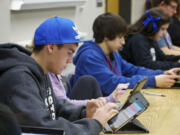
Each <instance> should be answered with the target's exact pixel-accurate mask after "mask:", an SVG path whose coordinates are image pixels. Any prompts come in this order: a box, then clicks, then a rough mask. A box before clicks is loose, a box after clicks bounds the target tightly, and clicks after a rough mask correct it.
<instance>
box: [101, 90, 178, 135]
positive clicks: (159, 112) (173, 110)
mask: <svg viewBox="0 0 180 135" xmlns="http://www.w3.org/2000/svg"><path fill="white" fill-rule="evenodd" d="M143 91H149V92H155V93H162V94H164V95H165V96H166V97H161V96H153V95H144V96H145V97H146V99H147V100H148V101H149V103H150V106H149V107H148V109H147V110H146V111H145V112H143V113H142V114H141V115H140V116H139V117H138V118H137V119H138V120H140V121H141V123H142V124H143V125H144V126H145V127H146V128H147V129H148V130H149V131H150V133H149V134H133V135H180V89H153V90H149V89H146V90H143ZM101 135H103V134H101ZM106 135H110V134H106ZM111 135H112V134H111ZM114 135H115V134H114ZM126 135H127V134H126ZM131 135H132V134H131Z"/></svg>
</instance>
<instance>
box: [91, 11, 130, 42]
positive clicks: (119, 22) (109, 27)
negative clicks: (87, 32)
mask: <svg viewBox="0 0 180 135" xmlns="http://www.w3.org/2000/svg"><path fill="white" fill-rule="evenodd" d="M126 32H127V25H126V22H125V21H124V19H123V18H122V17H120V16H119V15H116V14H114V13H104V14H101V15H99V16H98V17H97V18H96V19H95V21H94V23H93V33H94V34H93V37H94V38H95V42H96V43H101V42H103V40H104V38H105V37H107V38H108V39H109V40H113V39H115V38H116V36H117V35H121V36H123V35H125V34H126Z"/></svg>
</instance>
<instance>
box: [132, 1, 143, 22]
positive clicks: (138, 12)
mask: <svg viewBox="0 0 180 135" xmlns="http://www.w3.org/2000/svg"><path fill="white" fill-rule="evenodd" d="M145 2H146V0H131V3H132V4H131V23H134V22H136V21H137V20H138V19H139V18H140V17H141V16H142V14H144V11H145V7H144V5H145Z"/></svg>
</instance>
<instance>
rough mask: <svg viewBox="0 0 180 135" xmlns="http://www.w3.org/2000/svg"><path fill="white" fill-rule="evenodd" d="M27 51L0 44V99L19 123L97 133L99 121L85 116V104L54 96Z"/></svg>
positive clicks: (76, 132) (69, 134)
mask: <svg viewBox="0 0 180 135" xmlns="http://www.w3.org/2000/svg"><path fill="white" fill-rule="evenodd" d="M29 55H31V52H30V51H29V50H27V49H25V48H23V47H20V46H18V45H14V44H4V45H0V92H1V94H0V102H3V103H5V104H6V105H8V106H9V107H10V108H11V109H12V111H13V112H14V113H15V115H16V117H17V119H18V121H19V123H20V124H23V125H33V126H44V127H55V128H60V129H63V130H65V132H66V134H67V135H71V134H72V135H75V134H79V135H98V134H99V133H100V131H101V130H102V126H101V125H100V123H99V122H98V121H96V120H94V119H88V118H83V117H85V107H83V106H82V107H78V106H75V105H73V104H70V103H69V102H67V101H66V100H63V99H62V100H60V99H57V98H56V97H55V96H54V93H53V92H52V86H51V83H50V81H49V78H48V77H47V75H45V74H44V73H43V70H42V69H41V67H40V66H39V65H38V63H36V61H35V60H34V59H32V58H31V57H29Z"/></svg>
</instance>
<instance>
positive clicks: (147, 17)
mask: <svg viewBox="0 0 180 135" xmlns="http://www.w3.org/2000/svg"><path fill="white" fill-rule="evenodd" d="M169 24H170V17H168V16H167V15H166V14H165V13H164V12H163V11H162V10H161V9H160V8H152V9H151V10H146V13H145V14H144V15H142V17H141V18H140V19H139V20H137V22H136V23H135V24H133V25H131V26H130V27H129V30H128V34H127V35H128V38H127V40H126V44H125V45H124V47H123V50H122V51H120V53H121V56H122V57H123V58H124V59H126V60H127V61H128V62H130V63H133V64H134V65H137V66H144V67H146V68H150V69H161V70H169V69H171V68H174V67H180V63H179V62H180V56H174V55H172V56H170V55H165V54H164V53H163V52H162V51H161V50H160V48H159V47H158V45H157V43H156V41H157V40H160V39H161V38H162V37H163V36H164V35H165V34H166V32H167V28H168V26H169Z"/></svg>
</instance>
